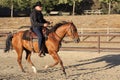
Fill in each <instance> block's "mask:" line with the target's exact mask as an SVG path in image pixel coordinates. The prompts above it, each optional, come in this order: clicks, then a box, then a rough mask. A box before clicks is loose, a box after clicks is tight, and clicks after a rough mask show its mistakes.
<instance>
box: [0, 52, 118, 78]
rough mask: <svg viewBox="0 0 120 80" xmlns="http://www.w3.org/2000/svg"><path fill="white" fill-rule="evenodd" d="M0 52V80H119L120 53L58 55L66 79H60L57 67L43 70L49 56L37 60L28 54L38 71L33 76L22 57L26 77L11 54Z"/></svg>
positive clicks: (62, 53) (33, 55)
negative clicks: (61, 61)
mask: <svg viewBox="0 0 120 80" xmlns="http://www.w3.org/2000/svg"><path fill="white" fill-rule="evenodd" d="M0 52H1V53H0V80H120V52H101V53H100V54H98V53H97V52H90V51H89V52H85V51H84V52H82V51H80V52H79V51H60V52H59V55H60V57H61V59H62V60H63V63H64V66H65V69H66V72H67V77H65V76H64V75H62V71H61V68H60V65H57V66H55V67H53V68H49V69H44V66H45V65H48V64H51V63H53V62H54V61H53V59H52V57H51V56H50V55H46V56H45V57H43V58H40V57H38V55H37V54H32V61H33V63H34V64H35V66H36V68H37V71H38V73H37V74H35V73H33V71H32V68H31V66H30V65H29V64H28V63H27V61H26V60H25V53H24V55H23V63H22V64H23V66H24V69H25V70H26V73H22V72H21V70H20V68H19V66H18V64H17V61H16V59H17V55H16V53H15V51H10V52H9V53H4V52H3V50H0Z"/></svg>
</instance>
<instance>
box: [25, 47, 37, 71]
mask: <svg viewBox="0 0 120 80" xmlns="http://www.w3.org/2000/svg"><path fill="white" fill-rule="evenodd" d="M25 51H26V60H27V61H28V63H30V64H31V66H32V69H33V71H34V73H37V70H36V68H35V66H34V64H33V63H32V61H31V52H30V51H28V50H26V49H25Z"/></svg>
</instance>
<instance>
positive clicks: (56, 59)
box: [45, 52, 66, 75]
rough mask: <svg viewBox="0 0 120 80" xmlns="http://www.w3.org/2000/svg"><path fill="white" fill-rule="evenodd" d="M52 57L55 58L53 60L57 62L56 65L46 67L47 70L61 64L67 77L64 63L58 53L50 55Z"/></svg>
mask: <svg viewBox="0 0 120 80" xmlns="http://www.w3.org/2000/svg"><path fill="white" fill-rule="evenodd" d="M50 55H51V56H52V57H53V59H54V60H55V63H54V64H51V65H46V66H45V69H47V68H50V67H54V66H55V65H57V64H58V63H60V65H61V67H62V70H63V73H64V74H65V75H66V72H65V68H64V66H63V62H62V60H61V59H60V57H59V55H58V54H57V53H56V52H52V53H50Z"/></svg>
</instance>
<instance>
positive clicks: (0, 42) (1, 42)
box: [0, 32, 120, 53]
mask: <svg viewBox="0 0 120 80" xmlns="http://www.w3.org/2000/svg"><path fill="white" fill-rule="evenodd" d="M8 34H9V32H8V33H0V49H3V48H4V47H5V39H6V38H5V37H6V36H7V35H8ZM79 36H80V38H81V37H85V38H86V37H88V36H89V37H90V36H92V37H97V41H84V40H83V41H81V42H84V43H89V42H90V43H97V47H94V48H91V47H80V46H78V47H62V48H61V50H73V51H74V50H77V51H79V50H81V49H83V50H84V49H87V50H96V51H98V53H100V52H101V51H102V50H105V49H107V50H117V51H120V47H119V48H109V47H108V48H102V47H101V43H118V44H120V41H101V37H103V36H105V37H111V39H112V38H114V37H120V33H117V34H116V33H115V34H114V33H112V34H79Z"/></svg>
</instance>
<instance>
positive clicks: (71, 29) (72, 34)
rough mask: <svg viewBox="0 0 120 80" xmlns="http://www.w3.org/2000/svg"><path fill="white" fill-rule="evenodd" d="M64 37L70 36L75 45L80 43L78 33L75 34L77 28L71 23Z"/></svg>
mask: <svg viewBox="0 0 120 80" xmlns="http://www.w3.org/2000/svg"><path fill="white" fill-rule="evenodd" d="M66 35H68V36H70V37H71V38H72V39H73V40H74V42H75V43H79V42H80V38H79V35H78V32H77V28H76V26H75V25H74V24H73V22H70V23H69V26H68V28H67V33H66Z"/></svg>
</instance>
